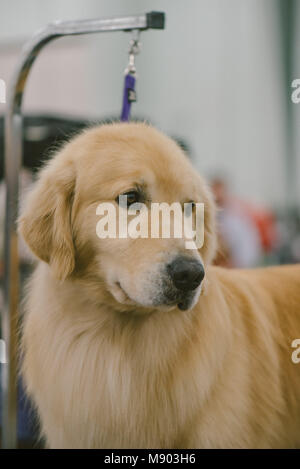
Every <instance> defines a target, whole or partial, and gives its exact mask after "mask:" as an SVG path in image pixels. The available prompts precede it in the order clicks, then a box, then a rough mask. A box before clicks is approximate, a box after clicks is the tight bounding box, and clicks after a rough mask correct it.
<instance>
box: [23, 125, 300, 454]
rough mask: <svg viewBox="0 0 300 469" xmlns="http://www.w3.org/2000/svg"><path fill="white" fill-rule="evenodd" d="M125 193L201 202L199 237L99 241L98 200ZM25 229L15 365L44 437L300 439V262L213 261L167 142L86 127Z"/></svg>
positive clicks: (235, 444)
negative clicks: (241, 265) (24, 280)
mask: <svg viewBox="0 0 300 469" xmlns="http://www.w3.org/2000/svg"><path fill="white" fill-rule="evenodd" d="M121 194H129V200H130V201H132V203H134V202H137V201H141V200H142V201H143V202H144V203H145V204H150V203H151V202H167V203H169V204H171V203H173V202H174V201H178V202H180V203H181V204H184V203H185V202H189V201H194V202H197V203H204V204H205V238H204V245H203V247H202V248H200V249H192V250H187V249H186V248H185V244H184V239H183V237H182V238H175V237H170V238H169V239H167V238H163V237H159V238H151V237H149V238H136V239H132V238H130V237H128V238H124V239H123V238H119V239H118V238H116V239H112V238H109V237H108V238H106V239H99V237H98V236H97V234H96V224H97V221H98V219H99V217H98V216H97V214H96V209H97V206H98V204H99V203H101V202H111V203H112V204H113V206H114V207H115V208H116V210H117V211H118V210H120V207H119V206H118V201H119V196H120V195H121ZM19 226H20V232H21V234H22V235H23V237H24V238H25V241H26V242H27V244H28V245H29V247H30V248H31V250H32V251H33V253H34V254H35V255H36V256H37V257H38V258H39V262H38V265H37V268H36V270H35V272H34V273H33V275H32V278H31V279H30V282H29V284H28V294H27V300H26V317H25V322H24V329H23V347H22V351H23V366H22V372H23V376H24V380H25V383H26V386H27V391H28V393H29V395H30V396H31V397H32V399H33V401H34V403H35V406H36V409H37V412H38V415H39V418H40V422H41V430H42V433H43V435H44V436H45V438H46V442H47V446H48V447H50V448H278V447H292V448H294V447H300V364H297V363H296V362H295V360H294V361H293V360H292V353H293V352H294V353H295V350H294V349H293V348H292V342H293V341H294V339H297V338H300V266H287V267H274V268H265V269H254V270H226V269H222V268H217V267H213V266H211V265H210V264H211V262H212V260H213V257H214V254H215V252H216V227H215V207H214V202H213V200H212V197H211V194H210V192H209V190H208V188H207V186H206V184H205V183H204V181H203V180H202V178H201V177H200V176H199V175H198V174H197V173H196V171H195V170H194V169H193V167H192V165H191V164H190V162H189V160H188V159H187V157H186V156H185V155H184V153H183V151H182V150H181V149H180V148H179V147H178V146H177V144H176V143H175V142H174V141H172V140H171V139H170V138H168V137H166V136H165V135H163V134H162V133H160V132H159V131H158V130H155V129H154V128H152V127H151V126H148V125H145V124H141V123H130V124H127V123H119V124H110V125H104V126H100V127H96V128H93V129H89V130H87V131H85V132H83V133H82V134H81V135H79V136H77V137H76V138H74V139H73V140H71V142H69V143H68V144H66V145H65V147H64V148H62V149H61V150H60V151H59V152H58V154H57V155H56V156H55V157H54V158H53V159H52V160H51V162H50V163H48V164H47V165H46V167H44V168H43V169H42V170H41V172H40V175H39V178H38V181H37V182H36V184H35V187H34V188H33V190H32V191H31V193H30V194H29V196H28V200H27V203H26V205H25V208H24V210H23V213H22V216H21V217H20V221H19ZM204 273H205V277H204Z"/></svg>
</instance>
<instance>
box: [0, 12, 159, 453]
mask: <svg viewBox="0 0 300 469" xmlns="http://www.w3.org/2000/svg"><path fill="white" fill-rule="evenodd" d="M146 29H164V13H161V12H150V13H146V14H144V15H139V16H125V17H120V18H111V19H95V20H82V21H64V22H62V21H57V22H55V23H52V24H50V25H49V26H47V27H46V28H45V29H43V30H41V31H39V32H38V33H37V34H36V35H35V36H33V38H32V39H31V40H30V41H29V42H28V43H27V44H25V46H24V49H23V52H22V56H21V59H20V62H19V64H18V66H17V68H16V71H15V74H14V76H13V78H12V81H11V83H10V87H9V92H8V104H7V112H6V116H5V180H6V218H5V244H4V251H5V257H4V275H5V280H4V311H3V314H2V318H1V325H2V337H1V338H3V339H4V341H5V344H6V359H7V362H6V363H5V364H2V365H1V372H2V373H1V381H2V383H1V385H2V447H3V448H16V446H17V365H18V363H17V362H18V359H17V353H18V340H17V328H18V305H19V293H18V287H19V260H18V235H17V231H16V218H17V214H18V205H19V204H18V197H19V184H18V181H19V173H20V169H21V163H22V113H21V109H22V99H23V93H24V89H25V85H26V81H27V78H28V74H29V72H30V69H31V66H32V65H33V62H34V61H35V59H36V57H37V56H38V54H39V52H40V51H41V49H42V48H43V47H44V46H45V45H46V44H47V43H48V42H50V41H52V40H53V39H57V38H59V37H62V36H72V35H79V34H90V33H99V32H108V31H130V30H146Z"/></svg>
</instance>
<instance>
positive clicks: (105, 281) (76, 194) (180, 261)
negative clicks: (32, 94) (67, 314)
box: [19, 123, 216, 311]
mask: <svg viewBox="0 0 300 469" xmlns="http://www.w3.org/2000/svg"><path fill="white" fill-rule="evenodd" d="M174 202H175V203H177V207H178V205H179V207H181V210H182V211H183V208H184V204H185V203H187V204H188V206H189V207H190V206H192V210H191V212H190V215H189V216H190V217H191V218H192V219H193V218H194V217H195V213H194V212H195V210H194V209H193V206H195V204H204V243H203V246H201V247H199V248H198V247H196V246H195V249H187V248H186V241H187V237H186V234H185V232H184V229H183V230H182V236H179V237H175V236H174V235H173V236H172V235H171V236H169V237H168V236H163V235H162V231H161V228H162V227H159V235H158V236H157V233H156V236H152V231H151V230H152V229H153V224H154V221H153V218H151V217H152V215H153V212H152V210H151V207H152V206H153V205H155V204H156V208H157V205H158V204H161V203H164V204H165V206H166V207H170V206H171V205H172V204H173V203H174ZM99 207H100V208H99ZM103 207H104V208H105V210H106V212H105V210H104V211H102V208H103ZM214 212H215V208H214V203H213V200H212V197H211V194H210V192H209V190H208V188H207V187H206V184H205V183H204V181H203V180H202V178H201V177H200V176H199V175H198V174H197V173H196V171H195V170H194V169H193V167H192V165H191V164H190V162H189V161H188V159H187V157H186V156H185V154H184V153H183V151H182V150H181V149H180V147H179V146H178V145H177V144H176V143H175V142H174V141H173V140H171V139H170V138H168V137H166V136H165V135H163V134H162V133H160V132H159V131H157V130H155V129H154V128H152V127H150V126H147V125H145V124H139V123H130V124H125V123H121V124H111V125H104V126H100V127H96V128H93V129H89V130H87V131H85V132H83V133H82V134H80V135H79V136H77V137H76V138H75V139H73V140H72V141H71V142H69V143H68V144H66V145H65V147H64V148H62V149H61V150H60V151H59V153H58V154H57V155H56V156H55V157H54V158H53V159H52V160H51V161H50V163H48V164H47V165H46V166H45V167H44V168H43V169H42V170H41V172H40V174H39V178H38V180H37V182H36V184H35V187H34V188H33V190H32V191H31V193H30V194H29V196H28V199H27V202H26V204H25V209H24V211H23V214H22V216H21V218H20V220H19V227H20V232H21V234H22V236H23V237H24V239H25V241H26V242H27V244H28V245H29V247H30V248H31V250H32V251H33V253H34V254H35V255H36V256H37V257H38V258H39V259H41V260H42V261H44V262H46V263H48V264H49V266H50V268H51V270H52V272H53V274H54V275H55V276H56V277H57V278H58V279H60V280H61V281H76V280H80V281H81V282H82V285H83V286H86V287H89V292H90V293H89V294H90V295H92V296H94V298H95V300H96V301H97V298H98V299H99V301H100V298H103V295H105V298H106V301H109V302H110V303H111V305H114V306H115V308H116V309H119V310H120V309H122V310H124V311H125V310H135V309H136V310H139V311H147V310H149V308H150V310H153V309H154V308H174V307H176V306H178V307H179V308H180V309H182V310H184V309H190V308H192V307H193V305H194V304H195V303H196V301H197V300H198V297H199V295H200V292H201V287H202V282H203V278H204V273H205V267H206V265H207V264H209V263H210V262H211V261H212V258H213V256H214V253H215V244H216V239H215V223H214V218H215V217H214ZM156 213H157V212H156ZM99 214H101V215H102V218H101V217H100V216H99ZM104 214H106V216H108V215H109V216H110V217H111V218H110V219H108V218H107V220H106V223H104V221H103V220H104V218H103V217H104ZM169 214H170V215H171V216H170V234H171V232H172V229H173V230H174V229H175V224H176V220H175V212H173V211H172V210H171V212H169ZM172 215H173V218H172ZM137 216H138V217H139V218H138V221H139V223H137ZM161 216H162V215H161V214H160V215H159V219H160V220H161ZM185 218H186V217H185V216H183V218H182V220H185ZM125 219H126V220H127V225H125V226H127V228H128V230H129V226H130V223H131V222H132V224H131V228H133V227H134V228H135V233H136V232H137V228H138V225H139V227H140V228H141V225H143V229H144V232H143V234H142V235H141V236H136V235H133V236H128V233H127V236H126V234H125V235H124V229H123V228H122V229H121V224H122V223H123V221H124V220H125ZM181 222H182V221H181ZM181 222H180V223H181ZM162 223H163V222H162ZM193 223H194V222H193ZM105 224H106V225H107V226H106V228H107V233H108V231H109V230H108V229H109V228H110V229H111V233H110V235H107V236H106V234H105V233H104V235H103V231H105V230H104V225H105ZM108 225H110V226H109V227H108ZM100 228H103V230H102V232H101V233H100V234H99V232H100V231H101V229H100ZM122 230H123V231H122ZM133 231H134V230H133ZM120 233H122V234H121V235H120ZM173 234H174V233H173Z"/></svg>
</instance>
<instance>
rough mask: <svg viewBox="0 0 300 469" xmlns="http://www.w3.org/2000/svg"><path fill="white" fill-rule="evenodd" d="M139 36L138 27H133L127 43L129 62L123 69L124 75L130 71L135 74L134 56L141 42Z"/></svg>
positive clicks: (139, 48) (138, 50)
mask: <svg viewBox="0 0 300 469" xmlns="http://www.w3.org/2000/svg"><path fill="white" fill-rule="evenodd" d="M139 38H140V31H139V30H138V29H134V30H133V33H132V39H131V40H130V43H129V51H128V52H129V62H128V66H127V67H126V69H125V75H127V74H128V73H130V74H131V75H136V68H135V63H134V61H135V56H136V55H137V54H138V53H139V52H140V50H141V43H140V41H139Z"/></svg>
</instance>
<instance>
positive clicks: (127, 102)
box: [121, 73, 136, 122]
mask: <svg viewBox="0 0 300 469" xmlns="http://www.w3.org/2000/svg"><path fill="white" fill-rule="evenodd" d="M134 87H135V76H134V75H132V73H127V74H126V75H125V80H124V92H123V107H122V113H121V121H124V122H126V121H129V118H130V108H131V103H132V102H134V101H136V97H135V89H134Z"/></svg>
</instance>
